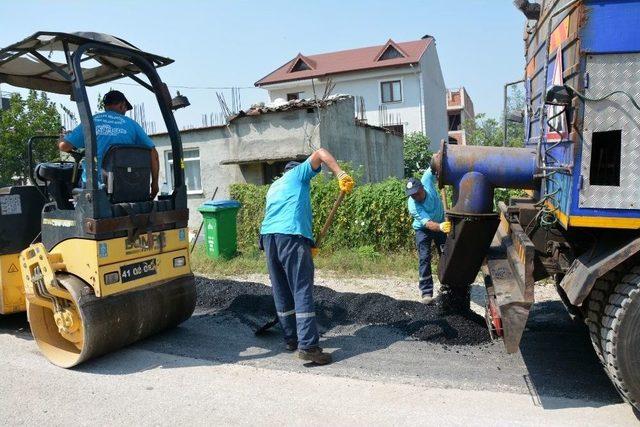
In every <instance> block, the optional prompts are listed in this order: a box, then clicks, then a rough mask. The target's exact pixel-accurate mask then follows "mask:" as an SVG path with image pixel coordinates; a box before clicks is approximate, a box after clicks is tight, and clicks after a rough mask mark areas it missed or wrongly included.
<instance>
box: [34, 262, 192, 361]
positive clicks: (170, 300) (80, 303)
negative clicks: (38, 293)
mask: <svg viewBox="0 0 640 427" xmlns="http://www.w3.org/2000/svg"><path fill="white" fill-rule="evenodd" d="M56 277H57V278H58V280H59V282H60V284H61V285H62V286H63V287H64V288H65V289H67V290H68V291H69V293H70V294H71V296H72V298H73V304H72V309H73V310H75V312H77V313H78V315H79V318H80V320H81V322H80V323H81V325H80V328H79V331H78V332H77V333H76V334H77V335H78V337H77V339H76V343H75V344H74V343H73V342H71V341H69V340H68V339H65V338H64V337H63V336H62V335H61V334H60V332H59V331H58V327H57V326H56V323H55V320H54V317H53V312H52V311H51V310H50V309H49V308H46V307H42V306H39V305H35V304H29V307H28V316H29V323H30V326H31V331H32V333H33V336H34V338H35V340H36V343H37V344H38V347H39V348H40V350H41V351H42V353H43V354H44V355H45V356H46V357H47V359H49V361H50V362H51V363H53V364H55V365H58V366H60V367H63V368H71V367H73V366H76V365H78V364H80V363H82V362H84V361H86V360H89V359H91V358H94V357H97V356H100V355H103V354H106V353H109V352H111V351H113V350H116V349H118V348H121V347H124V346H127V345H129V344H132V343H134V342H136V341H138V340H141V339H143V338H146V337H148V336H150V335H152V334H155V333H158V332H160V331H162V330H164V329H167V328H171V327H174V326H177V325H178V324H180V323H182V322H184V321H185V320H187V319H188V318H189V317H191V314H192V313H193V311H194V309H195V304H196V289H195V282H194V277H193V275H188V276H182V277H179V278H175V279H171V280H169V281H163V282H159V283H156V284H154V285H151V286H148V287H144V288H142V289H137V290H133V291H130V292H126V293H122V294H118V295H113V296H109V297H104V298H98V297H96V296H95V295H94V293H93V290H92V289H91V287H89V286H88V285H87V284H86V283H85V282H83V281H82V280H81V279H79V278H77V277H75V276H72V275H68V274H60V275H57V276H56Z"/></svg>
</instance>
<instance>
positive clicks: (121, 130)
mask: <svg viewBox="0 0 640 427" xmlns="http://www.w3.org/2000/svg"><path fill="white" fill-rule="evenodd" d="M102 100H103V103H104V110H105V111H104V112H102V113H98V114H96V115H94V116H93V123H94V126H95V129H96V139H97V141H96V144H97V151H98V152H97V156H96V157H97V159H98V162H97V163H98V182H99V183H100V184H101V185H102V173H101V172H100V171H102V159H103V157H104V155H105V153H106V152H107V151H108V150H109V147H111V146H113V145H137V146H141V147H147V148H150V149H151V189H150V191H149V193H150V194H149V196H150V198H151V199H154V198H155V197H156V194H158V171H159V170H160V162H159V160H158V151H156V148H155V145H154V143H153V141H152V140H151V138H149V136H147V134H146V133H145V131H144V130H143V129H142V127H141V126H140V125H139V124H138V123H137V122H136V121H135V120H132V119H130V118H129V117H127V116H125V113H126V112H127V111H129V110H131V109H132V108H133V107H132V106H131V104H130V103H129V101H127V98H126V97H125V96H124V94H123V93H122V92H120V91H117V90H112V91H109V92H107V93H106V94H105V96H104V98H103V99H102ZM84 147H85V141H84V134H83V130H82V125H79V126H77V127H76V128H75V129H74V130H73V131H71V132H70V133H69V134H67V135H65V136H64V137H63V138H62V141H60V142H59V144H58V148H60V151H65V152H70V151H73V150H77V149H80V148H84ZM82 169H83V170H82V182H83V183H86V182H87V171H86V168H82Z"/></svg>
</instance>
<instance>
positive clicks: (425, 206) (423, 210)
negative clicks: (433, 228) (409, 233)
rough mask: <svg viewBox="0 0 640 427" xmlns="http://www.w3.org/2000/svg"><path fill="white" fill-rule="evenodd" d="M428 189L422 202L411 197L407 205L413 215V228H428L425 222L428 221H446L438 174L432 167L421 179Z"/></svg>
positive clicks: (425, 188)
mask: <svg viewBox="0 0 640 427" xmlns="http://www.w3.org/2000/svg"><path fill="white" fill-rule="evenodd" d="M420 181H421V182H422V185H423V186H424V191H426V193H427V194H426V196H425V198H424V200H423V201H422V202H416V201H415V200H413V197H409V200H408V201H407V206H408V208H409V213H410V214H411V216H412V217H413V229H414V230H420V229H426V227H425V226H424V224H425V223H426V222H427V221H433V222H442V221H444V208H443V207H442V201H441V200H440V195H439V194H438V190H436V176H435V175H434V174H433V173H431V168H429V169H427V170H426V172H425V173H424V175H422V179H421V180H420Z"/></svg>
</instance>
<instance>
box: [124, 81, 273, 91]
mask: <svg viewBox="0 0 640 427" xmlns="http://www.w3.org/2000/svg"><path fill="white" fill-rule="evenodd" d="M112 84H116V85H124V86H140V85H139V84H137V83H122V82H118V83H112ZM167 86H168V87H171V88H175V89H195V90H222V89H227V90H228V89H262V88H259V87H255V86H183V85H169V84H168V85H167Z"/></svg>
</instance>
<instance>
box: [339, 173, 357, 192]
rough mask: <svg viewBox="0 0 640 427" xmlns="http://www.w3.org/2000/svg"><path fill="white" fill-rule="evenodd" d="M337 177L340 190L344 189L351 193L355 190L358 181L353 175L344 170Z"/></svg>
mask: <svg viewBox="0 0 640 427" xmlns="http://www.w3.org/2000/svg"><path fill="white" fill-rule="evenodd" d="M337 178H338V185H339V186H340V191H344V192H345V193H351V192H352V191H353V186H354V185H356V182H355V181H354V180H353V178H351V176H349V175H347V173H346V172H344V171H343V172H340V173H339V174H338V176H337Z"/></svg>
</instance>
